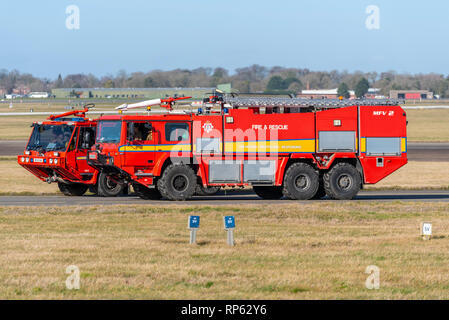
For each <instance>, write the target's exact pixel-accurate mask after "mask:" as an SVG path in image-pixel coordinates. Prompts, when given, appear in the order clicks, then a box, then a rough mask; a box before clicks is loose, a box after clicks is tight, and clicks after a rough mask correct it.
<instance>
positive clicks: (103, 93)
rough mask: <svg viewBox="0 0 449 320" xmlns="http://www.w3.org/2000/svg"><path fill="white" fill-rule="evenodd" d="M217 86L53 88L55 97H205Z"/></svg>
mask: <svg viewBox="0 0 449 320" xmlns="http://www.w3.org/2000/svg"><path fill="white" fill-rule="evenodd" d="M214 89H215V88H199V87H198V88H59V89H52V90H51V94H52V95H53V96H54V97H55V98H63V99H65V98H87V99H89V98H100V99H104V98H106V99H153V98H165V97H166V96H174V95H178V96H182V95H184V96H192V97H193V98H195V99H199V98H203V96H204V95H205V94H207V93H210V92H212V90H214Z"/></svg>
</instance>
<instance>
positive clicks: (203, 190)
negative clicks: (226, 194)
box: [195, 184, 221, 196]
mask: <svg viewBox="0 0 449 320" xmlns="http://www.w3.org/2000/svg"><path fill="white" fill-rule="evenodd" d="M220 189H221V188H220V187H204V186H202V185H200V184H198V185H197V186H196V190H195V194H196V195H198V196H213V195H214V194H216V193H217V192H218V191H220Z"/></svg>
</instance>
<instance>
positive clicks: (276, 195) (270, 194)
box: [253, 186, 283, 200]
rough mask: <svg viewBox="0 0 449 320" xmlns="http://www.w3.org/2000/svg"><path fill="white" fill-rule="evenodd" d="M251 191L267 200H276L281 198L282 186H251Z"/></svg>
mask: <svg viewBox="0 0 449 320" xmlns="http://www.w3.org/2000/svg"><path fill="white" fill-rule="evenodd" d="M253 191H254V192H255V193H256V194H257V195H258V196H259V197H261V198H262V199H267V200H278V199H280V198H282V196H283V193H282V187H273V186H268V187H261V186H253Z"/></svg>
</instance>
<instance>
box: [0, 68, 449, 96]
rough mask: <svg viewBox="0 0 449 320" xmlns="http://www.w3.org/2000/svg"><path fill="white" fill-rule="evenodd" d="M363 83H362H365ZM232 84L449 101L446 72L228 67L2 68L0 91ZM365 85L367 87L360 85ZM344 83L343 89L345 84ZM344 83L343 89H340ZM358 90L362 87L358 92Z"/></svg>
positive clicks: (269, 89)
mask: <svg viewBox="0 0 449 320" xmlns="http://www.w3.org/2000/svg"><path fill="white" fill-rule="evenodd" d="M362 80H363V81H362ZM229 82H230V83H232V87H233V88H234V89H236V90H238V91H239V92H269V93H276V92H279V93H283V92H289V93H297V92H299V91H300V90H302V89H306V88H309V89H330V88H339V89H341V92H343V93H346V92H345V90H346V91H348V90H355V91H356V94H357V92H358V93H360V92H363V91H364V90H365V89H367V87H375V88H380V89H381V94H383V95H386V96H388V94H389V92H390V90H430V91H432V92H434V93H435V94H438V95H440V96H441V97H446V98H449V77H448V76H445V75H443V74H435V73H429V74H399V73H396V72H394V71H388V72H382V73H377V72H361V71H355V72H347V71H336V70H333V71H311V70H309V69H298V68H284V67H271V68H267V67H264V66H260V65H252V66H249V67H244V68H238V69H236V70H235V71H234V72H230V71H228V70H226V69H224V68H220V67H219V68H215V69H213V68H197V69H193V70H188V69H175V70H170V71H161V70H153V71H150V72H133V73H127V72H125V71H123V70H122V71H119V72H118V73H117V74H116V75H107V76H103V77H97V76H95V75H93V74H69V75H65V76H62V75H59V76H58V77H57V78H56V79H46V78H38V77H35V76H33V75H31V74H29V73H20V72H19V71H17V70H12V71H8V70H4V69H3V70H0V89H5V90H6V91H7V92H8V93H10V92H11V91H12V90H13V89H14V88H17V87H20V86H27V87H29V88H30V89H31V91H50V90H51V89H52V88H74V89H76V88H85V87H88V88H89V87H105V88H128V87H134V88H161V87H215V86H216V85H217V84H220V83H229ZM361 82H362V83H361ZM343 84H344V85H343ZM342 85H343V88H341V86H342ZM358 86H359V88H357V87H358Z"/></svg>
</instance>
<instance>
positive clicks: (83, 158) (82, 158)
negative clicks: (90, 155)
mask: <svg viewBox="0 0 449 320" xmlns="http://www.w3.org/2000/svg"><path fill="white" fill-rule="evenodd" d="M86 159H87V157H86V156H84V157H76V160H86Z"/></svg>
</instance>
